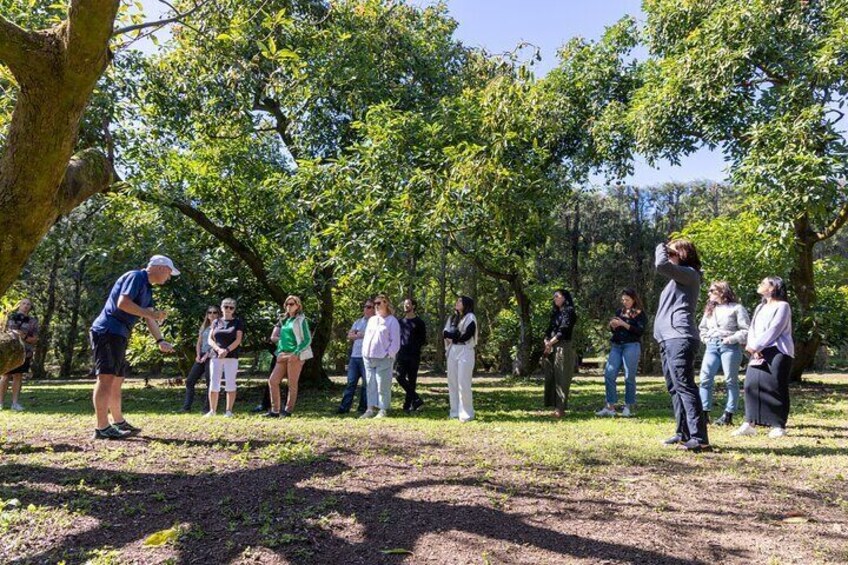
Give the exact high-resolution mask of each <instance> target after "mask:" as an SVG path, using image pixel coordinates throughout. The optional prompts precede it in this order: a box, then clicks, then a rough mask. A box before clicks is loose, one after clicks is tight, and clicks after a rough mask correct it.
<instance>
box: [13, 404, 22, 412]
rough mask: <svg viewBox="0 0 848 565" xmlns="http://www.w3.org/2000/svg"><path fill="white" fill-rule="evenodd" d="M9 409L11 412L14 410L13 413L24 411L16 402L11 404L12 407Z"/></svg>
mask: <svg viewBox="0 0 848 565" xmlns="http://www.w3.org/2000/svg"><path fill="white" fill-rule="evenodd" d="M11 408H12V410H14V411H15V412H23V411H24V407H23V406H21V405H20V404H18V403H17V402H13V403H12V407H11Z"/></svg>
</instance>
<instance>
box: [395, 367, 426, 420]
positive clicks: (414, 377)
mask: <svg viewBox="0 0 848 565" xmlns="http://www.w3.org/2000/svg"><path fill="white" fill-rule="evenodd" d="M420 364H421V356H420V355H410V356H403V357H401V356H400V355H399V356H398V358H397V363H396V364H395V371H396V372H395V379H397V382H398V384H399V385H400V386H401V388H403V390H404V392H405V393H406V395H405V396H404V398H403V409H404V410H409V409H411V408H412V407H413V405H414V404H418V403H419V401H420V400H421V397H420V396H418V393H416V392H415V386H416V385H417V383H418V367H419V365H420Z"/></svg>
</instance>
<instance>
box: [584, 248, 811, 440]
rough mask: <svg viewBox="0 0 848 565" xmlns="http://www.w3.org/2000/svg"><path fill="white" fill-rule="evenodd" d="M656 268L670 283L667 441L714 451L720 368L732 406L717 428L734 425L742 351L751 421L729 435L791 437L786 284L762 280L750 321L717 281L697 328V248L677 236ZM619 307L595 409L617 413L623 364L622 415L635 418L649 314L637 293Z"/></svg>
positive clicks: (664, 306)
mask: <svg viewBox="0 0 848 565" xmlns="http://www.w3.org/2000/svg"><path fill="white" fill-rule="evenodd" d="M655 265H656V269H657V272H658V273H659V274H660V275H662V276H664V277H667V278H668V279H669V281H668V283H667V284H666V286H665V287H664V288H663V291H662V294H661V295H660V300H659V304H658V307H657V312H656V315H655V317H654V339H655V340H656V341H657V343H658V344H659V346H660V356H661V362H662V371H663V375H664V376H665V380H666V388H667V389H668V392H669V394H670V396H671V400H672V406H673V409H674V415H675V421H676V429H675V433H674V435H672V436H671V437H669V438H668V439H666V440H665V441H664V442H663V443H665V444H666V445H678V446H679V447H681V448H682V449H685V450H690V451H703V450H708V449H710V442H709V436H708V430H707V425H708V424H709V423H711V421H710V418H709V413H710V410H711V409H712V405H713V388H714V382H715V377H716V375H717V374H718V371H719V370H720V369H723V371H724V374H725V379H726V382H727V403H726V405H725V407H724V411H723V413H722V415H721V417H719V418H718V419H717V420H716V421H715V422H713V423H714V424H716V425H732V424H733V416H734V414H735V413H736V410H737V409H738V404H739V397H740V395H739V369H740V364H741V362H742V358H743V353H744V352H747V353H748V355H749V356H750V360H749V362H748V366H747V369H746V373H745V419H744V421H743V422H742V424H741V426H740V427H739V428H738V429H736V430H735V431H734V432H733V433H732V434H731V435H733V436H744V435H754V434H756V433H757V430H756V426H758V425H759V426H768V427H770V428H771V429H770V431H769V436H770V437H772V438H778V437H782V436H784V435H786V423H787V420H788V417H789V406H790V401H789V373H790V370H791V367H792V358H793V355H794V346H793V341H792V312H791V309H790V307H789V304H788V302H787V292H786V286H785V284H784V282H783V280H782V279H780V278H779V277H766V278H764V279H763V280H762V281H761V282H760V284H759V286H758V288H757V292H758V294H759V295H760V296H761V298H762V301H761V303H760V305H758V306H757V308H756V309H755V311H754V315H753V317H752V318H749V316H748V312H747V310H746V309H745V307H744V306H743V305H742V304H740V303H739V300H738V298H737V297H736V295H735V293H734V292H733V290H732V289H731V287H730V285H729V284H727V283H726V282H725V281H714V282H713V283H712V284H711V285H710V287H709V290H708V298H707V303H706V306H705V309H704V314H703V316H702V318H701V321H700V323H696V314H695V309H696V305H697V302H698V296H699V293H700V286H701V280H702V278H703V275H702V271H701V261H700V258H699V256H698V252H697V249H696V248H695V246H694V244H692V242H690V241H688V240H685V239H677V240H673V241H671V242H669V243H668V244H666V243H662V244H660V245H658V246H657V248H656V253H655ZM621 303H622V308H621V309H619V310H618V311H617V312H616V315H615V317H614V318H613V319H612V320H611V321H610V323H609V329H610V331H611V332H612V338H611V342H612V343H611V352H610V355H609V358H608V360H607V363H606V367H605V375H604V377H605V384H606V404H605V406H604V407H603V408H602V409H601V410H599V411H598V412H596V414H597V415H598V416H615V415H617V414H618V412H617V410H616V403H617V398H618V397H617V391H616V379H617V375H618V373H619V371H620V370H621V368H622V366H623V368H624V374H625V405H624V408H623V410H622V411H621V415H622V416H632V415H633V414H634V413H635V402H636V372H637V367H638V362H639V357H640V355H641V346H640V340H641V336H642V334H643V333H644V331H645V327H646V324H647V316H646V314H645V312H644V308H643V306H642V303H641V300H640V299H639V297H638V295H637V294H636V293H635V291H634V290H633V289H625V290H624V291H623V292H622V295H621ZM701 342H703V343H704V344H705V345H706V350H705V353H704V356H703V361H702V364H701V370H700V378H699V381H700V382H699V383H698V384H696V383H695V374H694V363H695V356H696V353H697V352H698V348H699V346H700V343H701Z"/></svg>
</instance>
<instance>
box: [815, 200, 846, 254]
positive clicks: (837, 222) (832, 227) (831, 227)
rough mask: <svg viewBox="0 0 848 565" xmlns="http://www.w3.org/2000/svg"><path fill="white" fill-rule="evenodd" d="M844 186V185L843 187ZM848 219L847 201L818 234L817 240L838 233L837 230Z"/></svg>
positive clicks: (822, 239)
mask: <svg viewBox="0 0 848 565" xmlns="http://www.w3.org/2000/svg"><path fill="white" fill-rule="evenodd" d="M843 188H844V187H843ZM846 221H848V202H845V203H844V204H843V205H842V208H841V209H840V210H839V212H838V213H837V214H836V218H834V220H833V221H832V222H830V224H828V226H827V227H826V228H824V229H823V230H822V231H820V232H819V233H817V234H816V240H818V241H824V240H826V239H829V238H831V237H833V236H834V235H836V232H838V231H839V229H840V228H841V227H842V226H843V225H845V222H846Z"/></svg>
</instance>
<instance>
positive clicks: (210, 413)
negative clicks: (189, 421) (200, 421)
mask: <svg viewBox="0 0 848 565" xmlns="http://www.w3.org/2000/svg"><path fill="white" fill-rule="evenodd" d="M214 415H215V412H213V411H212V410H210V411H209V412H207V413H206V414H204V415H203V417H204V418H211V417H212V416H214Z"/></svg>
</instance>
